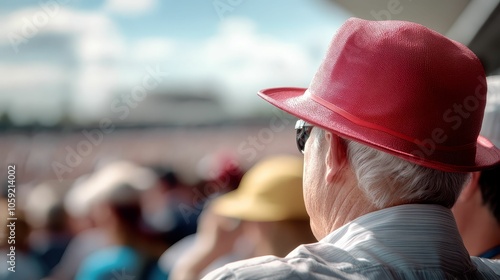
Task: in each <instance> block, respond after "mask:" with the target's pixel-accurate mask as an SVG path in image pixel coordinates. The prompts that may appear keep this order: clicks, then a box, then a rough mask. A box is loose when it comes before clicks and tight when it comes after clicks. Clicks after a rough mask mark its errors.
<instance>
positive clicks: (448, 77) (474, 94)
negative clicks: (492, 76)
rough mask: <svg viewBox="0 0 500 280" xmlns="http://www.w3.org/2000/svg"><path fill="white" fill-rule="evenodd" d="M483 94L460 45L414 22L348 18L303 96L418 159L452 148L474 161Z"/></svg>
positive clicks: (474, 66) (475, 63)
mask: <svg viewBox="0 0 500 280" xmlns="http://www.w3.org/2000/svg"><path fill="white" fill-rule="evenodd" d="M486 90H487V88H486V82H485V74H484V70H483V67H482V65H481V63H480V61H479V59H478V58H477V57H476V56H475V55H474V54H473V53H472V51H470V50H469V49H468V48H467V47H465V46H463V45H462V44H460V43H458V42H455V41H452V40H450V39H447V38H445V37H444V36H442V35H440V34H439V33H437V32H435V31H432V30H430V29H428V28H426V27H424V26H422V25H419V24H416V23H411V22H403V21H378V22H375V21H366V20H361V19H350V20H348V21H347V22H346V23H345V24H344V25H343V26H342V27H341V28H340V30H339V31H338V33H337V34H336V36H335V37H334V38H333V40H332V42H331V45H330V48H329V50H328V53H327V55H326V57H325V59H324V61H323V63H322V65H321V66H320V69H319V70H318V72H317V73H316V75H315V77H314V78H313V80H312V82H311V84H310V86H309V89H308V91H309V92H308V94H310V95H311V97H312V98H313V99H317V101H320V102H321V103H322V104H323V105H326V106H328V107H331V109H332V108H333V109H335V110H337V111H339V112H341V115H342V116H343V117H346V118H348V119H349V120H350V121H352V122H354V123H355V124H356V125H361V126H366V127H369V128H372V129H376V130H382V131H384V132H385V133H388V134H392V136H395V137H398V138H403V139H406V140H407V141H410V142H414V143H416V144H421V145H422V149H420V150H416V151H415V154H416V155H418V156H422V154H423V155H424V156H429V155H427V154H426V152H429V151H430V150H431V148H433V149H445V150H456V151H457V152H458V151H460V152H463V153H462V154H461V157H462V158H461V159H458V158H457V160H460V161H462V162H463V163H464V164H465V162H467V161H470V160H473V159H474V157H475V143H476V139H477V137H478V134H479V130H480V127H481V122H482V116H483V112H484V106H485V102H486ZM339 112H337V113H339ZM424 112H425V113H424ZM431 142H432V143H431ZM426 145H427V146H426Z"/></svg>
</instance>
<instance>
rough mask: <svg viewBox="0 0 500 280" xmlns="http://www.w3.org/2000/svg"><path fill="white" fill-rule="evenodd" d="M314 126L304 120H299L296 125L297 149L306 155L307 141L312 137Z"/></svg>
mask: <svg viewBox="0 0 500 280" xmlns="http://www.w3.org/2000/svg"><path fill="white" fill-rule="evenodd" d="M312 128H313V125H312V124H310V123H306V122H305V121H303V120H298V121H297V123H296V124H295V131H296V133H297V134H296V138H295V140H296V141H297V148H299V151H300V152H301V153H302V154H304V147H305V146H306V142H307V139H308V138H309V135H311V131H312Z"/></svg>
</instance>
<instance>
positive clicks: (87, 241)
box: [47, 175, 110, 280]
mask: <svg viewBox="0 0 500 280" xmlns="http://www.w3.org/2000/svg"><path fill="white" fill-rule="evenodd" d="M89 176H90V175H85V176H82V177H80V178H79V179H78V180H76V181H75V182H74V184H73V186H72V187H71V188H70V190H69V191H68V193H67V195H66V197H65V198H64V207H65V209H66V212H67V213H68V215H69V218H70V219H69V225H70V228H71V229H72V232H73V234H74V235H75V236H74V237H73V239H72V240H71V242H70V243H69V244H68V247H67V248H66V251H65V252H64V255H63V256H62V258H61V261H60V262H59V264H58V265H56V267H55V268H54V269H53V272H52V273H51V274H50V276H49V277H48V278H47V280H48V279H53V280H70V279H74V278H75V275H76V272H77V271H78V268H79V267H80V265H81V263H82V262H83V260H84V259H85V258H87V257H88V256H89V255H90V254H91V253H93V252H95V251H97V250H99V249H101V248H104V247H107V246H109V245H110V244H109V243H110V241H109V238H108V236H107V234H106V232H105V231H104V230H103V229H101V228H97V227H96V226H95V222H94V221H93V220H92V217H91V215H90V209H91V207H92V205H91V203H92V201H91V199H90V197H89V196H88V195H85V194H86V193H85V191H86V190H87V189H88V188H90V187H91V186H89V185H86V184H85V183H86V182H87V180H88V179H89Z"/></svg>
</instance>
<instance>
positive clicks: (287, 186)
mask: <svg viewBox="0 0 500 280" xmlns="http://www.w3.org/2000/svg"><path fill="white" fill-rule="evenodd" d="M193 241H194V245H192V246H191V247H190V249H188V251H187V252H186V253H185V254H184V255H183V256H182V257H181V258H180V260H179V261H178V262H177V263H176V265H175V267H174V269H173V270H172V275H171V277H172V279H199V278H200V277H202V276H203V275H204V274H206V273H207V272H209V271H211V270H212V269H215V268H217V267H220V266H222V265H224V264H226V263H228V262H232V261H236V260H241V259H245V258H250V257H256V256H262V255H276V256H285V255H286V254H288V253H289V252H290V251H291V250H292V249H293V248H295V247H296V246H298V245H300V244H304V243H309V242H314V241H315V239H314V237H313V235H312V232H311V230H310V228H309V217H308V216H307V213H306V210H305V206H304V201H303V197H302V160H301V159H300V158H295V157H290V156H278V157H273V158H269V159H267V160H264V161H262V162H260V163H258V164H257V165H256V166H255V167H253V168H252V169H250V170H249V171H248V172H247V174H245V176H244V177H243V179H242V181H241V184H240V186H239V188H238V189H237V190H235V191H232V192H230V193H227V194H225V195H223V196H221V197H219V198H217V199H215V200H214V201H213V203H211V205H209V207H208V208H207V209H206V210H205V211H204V213H203V214H202V216H201V221H200V224H199V227H198V233H197V236H196V238H195V240H193ZM169 254H172V252H167V253H166V254H165V255H164V256H162V261H163V260H168V258H169ZM162 265H163V263H162Z"/></svg>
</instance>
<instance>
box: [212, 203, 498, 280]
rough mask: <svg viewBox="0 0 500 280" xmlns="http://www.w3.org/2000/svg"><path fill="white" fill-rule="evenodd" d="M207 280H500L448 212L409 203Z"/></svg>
mask: <svg viewBox="0 0 500 280" xmlns="http://www.w3.org/2000/svg"><path fill="white" fill-rule="evenodd" d="M203 279H297V280H300V279H500V261H493V260H487V259H480V258H476V257H470V256H469V255H468V253H467V250H466V249H465V247H464V245H463V242H462V239H461V238H460V235H459V233H458V230H457V227H456V224H455V220H454V218H453V215H452V213H451V211H450V210H449V209H447V208H445V207H442V206H438V205H420V204H408V205H401V206H395V207H391V208H386V209H383V210H379V211H376V212H372V213H369V214H366V215H364V216H361V217H359V218H357V219H355V220H354V221H352V222H350V223H348V224H345V225H344V226H342V227H341V228H339V229H337V230H335V231H334V232H332V233H330V234H329V235H327V236H326V237H325V238H324V239H322V240H321V241H319V242H317V243H312V244H306V245H301V246H299V247H297V248H296V249H295V250H293V251H292V252H290V254H288V256H286V257H285V258H278V257H274V256H264V257H258V258H253V259H250V260H244V261H239V262H235V263H231V264H228V265H226V266H224V267H222V268H219V269H217V270H215V271H212V272H211V273H210V274H208V275H207V276H206V277H205V278H203Z"/></svg>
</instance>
